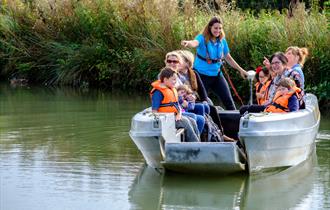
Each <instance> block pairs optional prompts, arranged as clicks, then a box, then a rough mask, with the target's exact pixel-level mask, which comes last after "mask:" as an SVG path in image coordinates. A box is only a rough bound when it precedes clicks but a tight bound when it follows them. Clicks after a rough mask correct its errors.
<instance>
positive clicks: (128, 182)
mask: <svg viewBox="0 0 330 210" xmlns="http://www.w3.org/2000/svg"><path fill="white" fill-rule="evenodd" d="M0 87H1V89H0V209H1V210H21V209H24V210H29V209H31V210H32V209H33V210H39V209H42V210H44V209H47V210H52V209H61V210H62V209H70V210H71V209H77V210H78V209H79V210H83V209H111V210H112V209H114V210H116V209H118V210H122V209H143V210H148V209H150V210H156V209H235V210H240V209H299V210H300V209H313V210H314V209H330V118H329V117H324V116H322V122H321V126H320V131H319V135H318V138H317V140H316V142H317V144H316V154H315V155H313V157H311V158H310V159H309V160H308V161H306V162H304V163H303V164H301V165H300V166H296V167H292V168H289V169H287V170H284V171H273V172H267V173H261V174H257V175H254V176H250V177H249V176H246V175H244V174H241V175H231V176H222V177H208V176H196V175H194V176H192V175H181V174H166V175H164V174H159V173H158V172H156V171H154V170H152V169H150V168H148V167H145V164H144V160H143V157H142V155H141V154H140V152H139V151H138V150H137V148H136V147H135V145H134V144H133V142H132V141H131V140H130V138H129V136H128V131H129V129H130V120H131V118H132V116H133V115H134V114H135V113H136V112H138V111H140V110H142V109H143V108H145V107H147V106H148V105H149V98H148V96H135V95H129V94H123V93H106V92H101V91H91V90H89V91H88V90H85V91H83V90H82V91H77V90H72V89H49V88H32V87H17V88H13V87H9V86H7V85H2V86H0Z"/></svg>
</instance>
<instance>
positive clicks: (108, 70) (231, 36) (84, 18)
mask: <svg viewBox="0 0 330 210" xmlns="http://www.w3.org/2000/svg"><path fill="white" fill-rule="evenodd" d="M324 5H325V10H324V13H318V12H317V11H315V10H312V11H307V10H306V9H305V8H304V6H303V5H302V4H299V5H298V6H297V8H295V9H294V10H293V16H292V17H289V15H288V14H287V11H286V10H283V11H282V12H281V13H280V12H279V11H277V10H272V11H268V10H260V11H259V13H258V14H257V15H256V14H255V12H254V11H251V10H250V11H248V10H246V11H244V12H242V11H240V10H231V9H230V8H229V7H227V8H226V7H221V10H219V11H217V12H214V11H211V10H210V9H208V8H206V9H205V8H204V9H203V8H200V7H195V6H194V4H193V1H192V0H187V1H179V3H178V2H177V1H176V0H171V1H159V0H133V1H120V0H112V1H110V0H97V1H89V0H80V1H75V0H68V1H53V2H52V3H51V2H45V1H41V0H34V1H29V3H28V4H24V3H22V1H19V0H12V1H5V3H3V5H2V7H1V9H0V68H1V73H0V74H1V76H6V77H12V76H18V77H24V78H27V79H29V81H30V82H37V83H43V84H47V85H52V84H55V85H61V84H64V85H72V86H86V85H91V86H102V87H105V88H121V89H139V90H145V91H146V90H149V88H150V82H151V81H152V80H154V79H155V78H156V76H157V74H158V72H159V69H160V68H161V67H162V66H163V65H164V63H163V62H164V55H165V54H166V53H167V52H168V51H171V50H176V49H179V48H181V46H180V41H181V40H182V39H193V38H194V37H195V36H196V35H197V34H198V33H199V32H200V31H201V30H202V29H203V28H204V26H205V24H206V23H207V22H208V20H209V18H210V17H211V16H213V15H219V16H221V17H222V18H223V19H224V28H225V32H226V39H227V41H228V43H229V46H230V49H231V54H232V56H233V57H234V58H235V60H236V61H237V62H238V63H239V64H240V65H241V66H242V67H243V68H245V69H246V70H248V69H254V68H255V67H256V66H258V65H260V64H261V63H262V61H263V57H264V56H266V57H269V56H270V55H271V54H272V53H274V52H276V51H285V49H286V48H287V47H288V46H291V45H297V46H300V47H307V48H309V51H310V56H309V57H308V60H307V62H306V64H305V66H304V72H305V77H306V84H307V86H308V87H310V89H309V90H310V91H313V92H314V91H315V93H316V94H318V97H319V98H320V99H321V100H325V101H328V100H329V99H328V98H327V97H326V96H328V92H327V91H326V89H325V88H324V86H322V85H321V84H328V83H327V81H329V78H330V76H329V71H328V69H330V62H329V60H330V54H329V50H327V49H328V46H329V43H330V36H329V28H328V27H329V18H327V17H328V16H327V15H328V14H329V10H328V8H329V3H328V2H326V3H325V4H324ZM233 72H234V71H230V74H231V76H232V80H233V82H234V84H238V85H237V87H236V88H237V90H238V92H239V93H240V94H241V95H246V97H245V100H246V101H247V100H248V95H249V94H248V91H249V88H248V83H247V82H242V80H241V78H240V76H238V74H236V73H233ZM235 72H236V71H235ZM324 94H325V95H324Z"/></svg>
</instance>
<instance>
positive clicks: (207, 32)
mask: <svg viewBox="0 0 330 210" xmlns="http://www.w3.org/2000/svg"><path fill="white" fill-rule="evenodd" d="M215 23H220V24H221V25H223V21H222V20H221V18H220V17H212V18H211V20H210V21H209V23H208V24H207V25H206V26H205V28H204V30H203V32H202V34H203V36H204V38H205V41H206V42H208V41H209V40H210V39H211V38H212V36H213V35H212V33H211V28H212V26H213V25H214V24H215ZM223 37H225V32H224V30H223V29H222V30H221V33H220V36H219V39H220V40H221V39H222V38H223Z"/></svg>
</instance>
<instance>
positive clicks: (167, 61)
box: [166, 60, 179, 64]
mask: <svg viewBox="0 0 330 210" xmlns="http://www.w3.org/2000/svg"><path fill="white" fill-rule="evenodd" d="M166 63H174V64H177V63H179V61H178V60H166Z"/></svg>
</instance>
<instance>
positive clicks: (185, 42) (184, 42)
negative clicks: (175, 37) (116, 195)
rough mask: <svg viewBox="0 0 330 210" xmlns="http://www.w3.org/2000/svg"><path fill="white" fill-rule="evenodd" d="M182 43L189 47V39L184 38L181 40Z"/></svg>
mask: <svg viewBox="0 0 330 210" xmlns="http://www.w3.org/2000/svg"><path fill="white" fill-rule="evenodd" d="M181 45H182V46H184V47H189V41H187V40H182V41H181Z"/></svg>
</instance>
